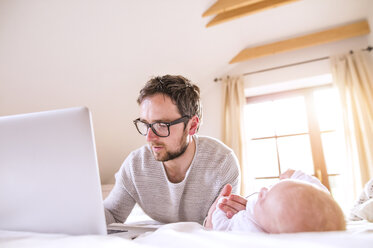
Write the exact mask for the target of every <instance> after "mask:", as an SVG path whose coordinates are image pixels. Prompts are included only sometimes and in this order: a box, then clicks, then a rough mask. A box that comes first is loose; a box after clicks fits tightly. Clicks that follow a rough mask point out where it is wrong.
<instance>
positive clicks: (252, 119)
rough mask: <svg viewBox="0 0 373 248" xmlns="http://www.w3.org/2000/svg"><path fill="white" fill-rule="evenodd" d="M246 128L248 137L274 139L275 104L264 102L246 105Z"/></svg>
mask: <svg viewBox="0 0 373 248" xmlns="http://www.w3.org/2000/svg"><path fill="white" fill-rule="evenodd" d="M245 126H246V127H247V133H248V136H249V137H251V138H257V137H273V136H274V135H275V127H274V120H273V103H272V102H262V103H254V104H248V105H246V106H245Z"/></svg>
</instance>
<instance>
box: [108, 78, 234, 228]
mask: <svg viewBox="0 0 373 248" xmlns="http://www.w3.org/2000/svg"><path fill="white" fill-rule="evenodd" d="M137 102H138V104H139V105H140V118H138V119H136V120H135V121H134V124H135V126H136V129H137V131H138V132H139V133H140V134H141V135H144V136H145V137H146V141H147V143H148V144H147V145H145V146H143V147H141V148H139V149H137V150H135V151H133V152H132V153H131V154H130V155H129V156H128V157H127V158H126V160H125V161H124V163H123V165H122V167H121V168H120V170H119V171H118V172H117V173H116V175H115V177H116V183H115V186H114V188H113V190H112V191H111V193H110V194H109V196H108V197H107V198H106V199H105V201H104V206H105V215H106V222H107V224H109V223H113V222H125V221H126V219H127V217H128V215H129V214H130V212H131V210H132V208H133V207H134V205H135V204H136V203H137V204H138V205H139V206H140V207H141V208H142V209H143V210H144V212H145V213H146V214H147V215H149V216H150V217H151V218H153V219H154V220H156V221H159V222H162V223H172V222H180V221H195V222H198V223H201V224H202V222H203V221H204V219H205V218H206V216H207V214H208V212H209V209H210V207H211V205H214V206H215V204H213V203H214V201H215V200H216V198H217V196H218V195H219V192H220V191H221V190H222V189H223V187H224V186H225V185H226V184H230V185H232V188H233V192H236V193H238V191H239V185H240V182H239V181H240V179H239V178H240V172H239V166H238V160H237V158H236V156H235V155H234V153H233V151H232V150H231V149H229V148H228V147H227V146H225V145H224V144H223V143H222V142H220V141H218V140H216V139H213V138H209V137H203V136H198V135H196V133H197V131H198V128H199V125H200V122H201V118H202V109H201V103H200V93H199V88H198V86H196V85H194V84H191V83H190V81H189V80H188V79H186V78H184V77H182V76H171V75H166V76H163V77H155V78H152V79H151V80H150V81H149V82H147V84H146V85H145V87H144V88H143V89H142V90H141V91H140V96H139V97H138V99H137Z"/></svg>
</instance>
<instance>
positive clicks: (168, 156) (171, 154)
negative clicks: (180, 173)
mask: <svg viewBox="0 0 373 248" xmlns="http://www.w3.org/2000/svg"><path fill="white" fill-rule="evenodd" d="M187 135H188V134H187V133H186V132H185V133H184V134H183V136H182V137H181V140H180V148H179V149H178V150H176V151H174V152H169V151H166V154H164V155H163V156H161V157H158V158H157V156H156V154H154V152H153V155H154V158H155V159H156V160H157V161H161V162H166V161H169V160H173V159H175V158H178V157H180V156H181V155H183V154H184V152H185V151H186V149H187V148H188V145H189V142H188V141H187V138H186V137H187Z"/></svg>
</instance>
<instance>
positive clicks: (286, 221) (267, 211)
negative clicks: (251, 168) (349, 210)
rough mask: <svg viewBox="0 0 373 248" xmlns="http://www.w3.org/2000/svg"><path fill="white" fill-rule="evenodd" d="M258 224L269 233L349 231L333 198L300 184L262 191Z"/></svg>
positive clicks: (284, 183)
mask: <svg viewBox="0 0 373 248" xmlns="http://www.w3.org/2000/svg"><path fill="white" fill-rule="evenodd" d="M254 216H255V219H256V221H257V223H258V224H259V225H260V226H261V227H262V228H263V229H264V230H265V231H267V232H269V233H293V232H322V231H339V230H345V229H346V222H345V220H344V215H343V212H342V210H341V208H340V207H339V205H338V204H337V203H336V202H335V201H334V200H333V198H332V196H331V195H330V194H329V193H327V192H325V191H323V190H321V189H318V188H316V187H315V186H313V185H311V184H309V183H306V182H301V181H297V180H291V179H289V180H282V181H280V182H279V183H278V184H276V185H274V186H273V187H272V188H271V189H270V190H268V189H266V188H262V189H261V191H260V193H259V196H258V201H257V202H256V204H255V206H254Z"/></svg>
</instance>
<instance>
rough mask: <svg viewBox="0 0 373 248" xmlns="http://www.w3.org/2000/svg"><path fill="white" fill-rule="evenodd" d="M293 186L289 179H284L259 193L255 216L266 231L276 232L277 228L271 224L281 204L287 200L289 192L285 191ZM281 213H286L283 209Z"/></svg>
mask: <svg viewBox="0 0 373 248" xmlns="http://www.w3.org/2000/svg"><path fill="white" fill-rule="evenodd" d="M290 186H291V183H289V181H287V180H284V181H280V182H279V183H277V184H275V185H274V186H273V187H271V188H270V189H268V188H262V189H261V190H260V192H259V195H258V200H257V202H256V203H255V206H254V217H255V220H256V222H257V224H258V225H259V226H261V227H262V228H263V229H264V230H265V231H267V232H270V233H276V230H275V229H274V227H273V226H272V225H271V224H272V223H273V220H274V218H275V217H276V215H277V212H278V210H279V207H280V206H279V204H280V203H283V202H286V199H285V198H286V197H288V196H287V194H286V193H285V192H286V190H287V189H288V187H290ZM281 214H286V211H283V212H282V213H281Z"/></svg>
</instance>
